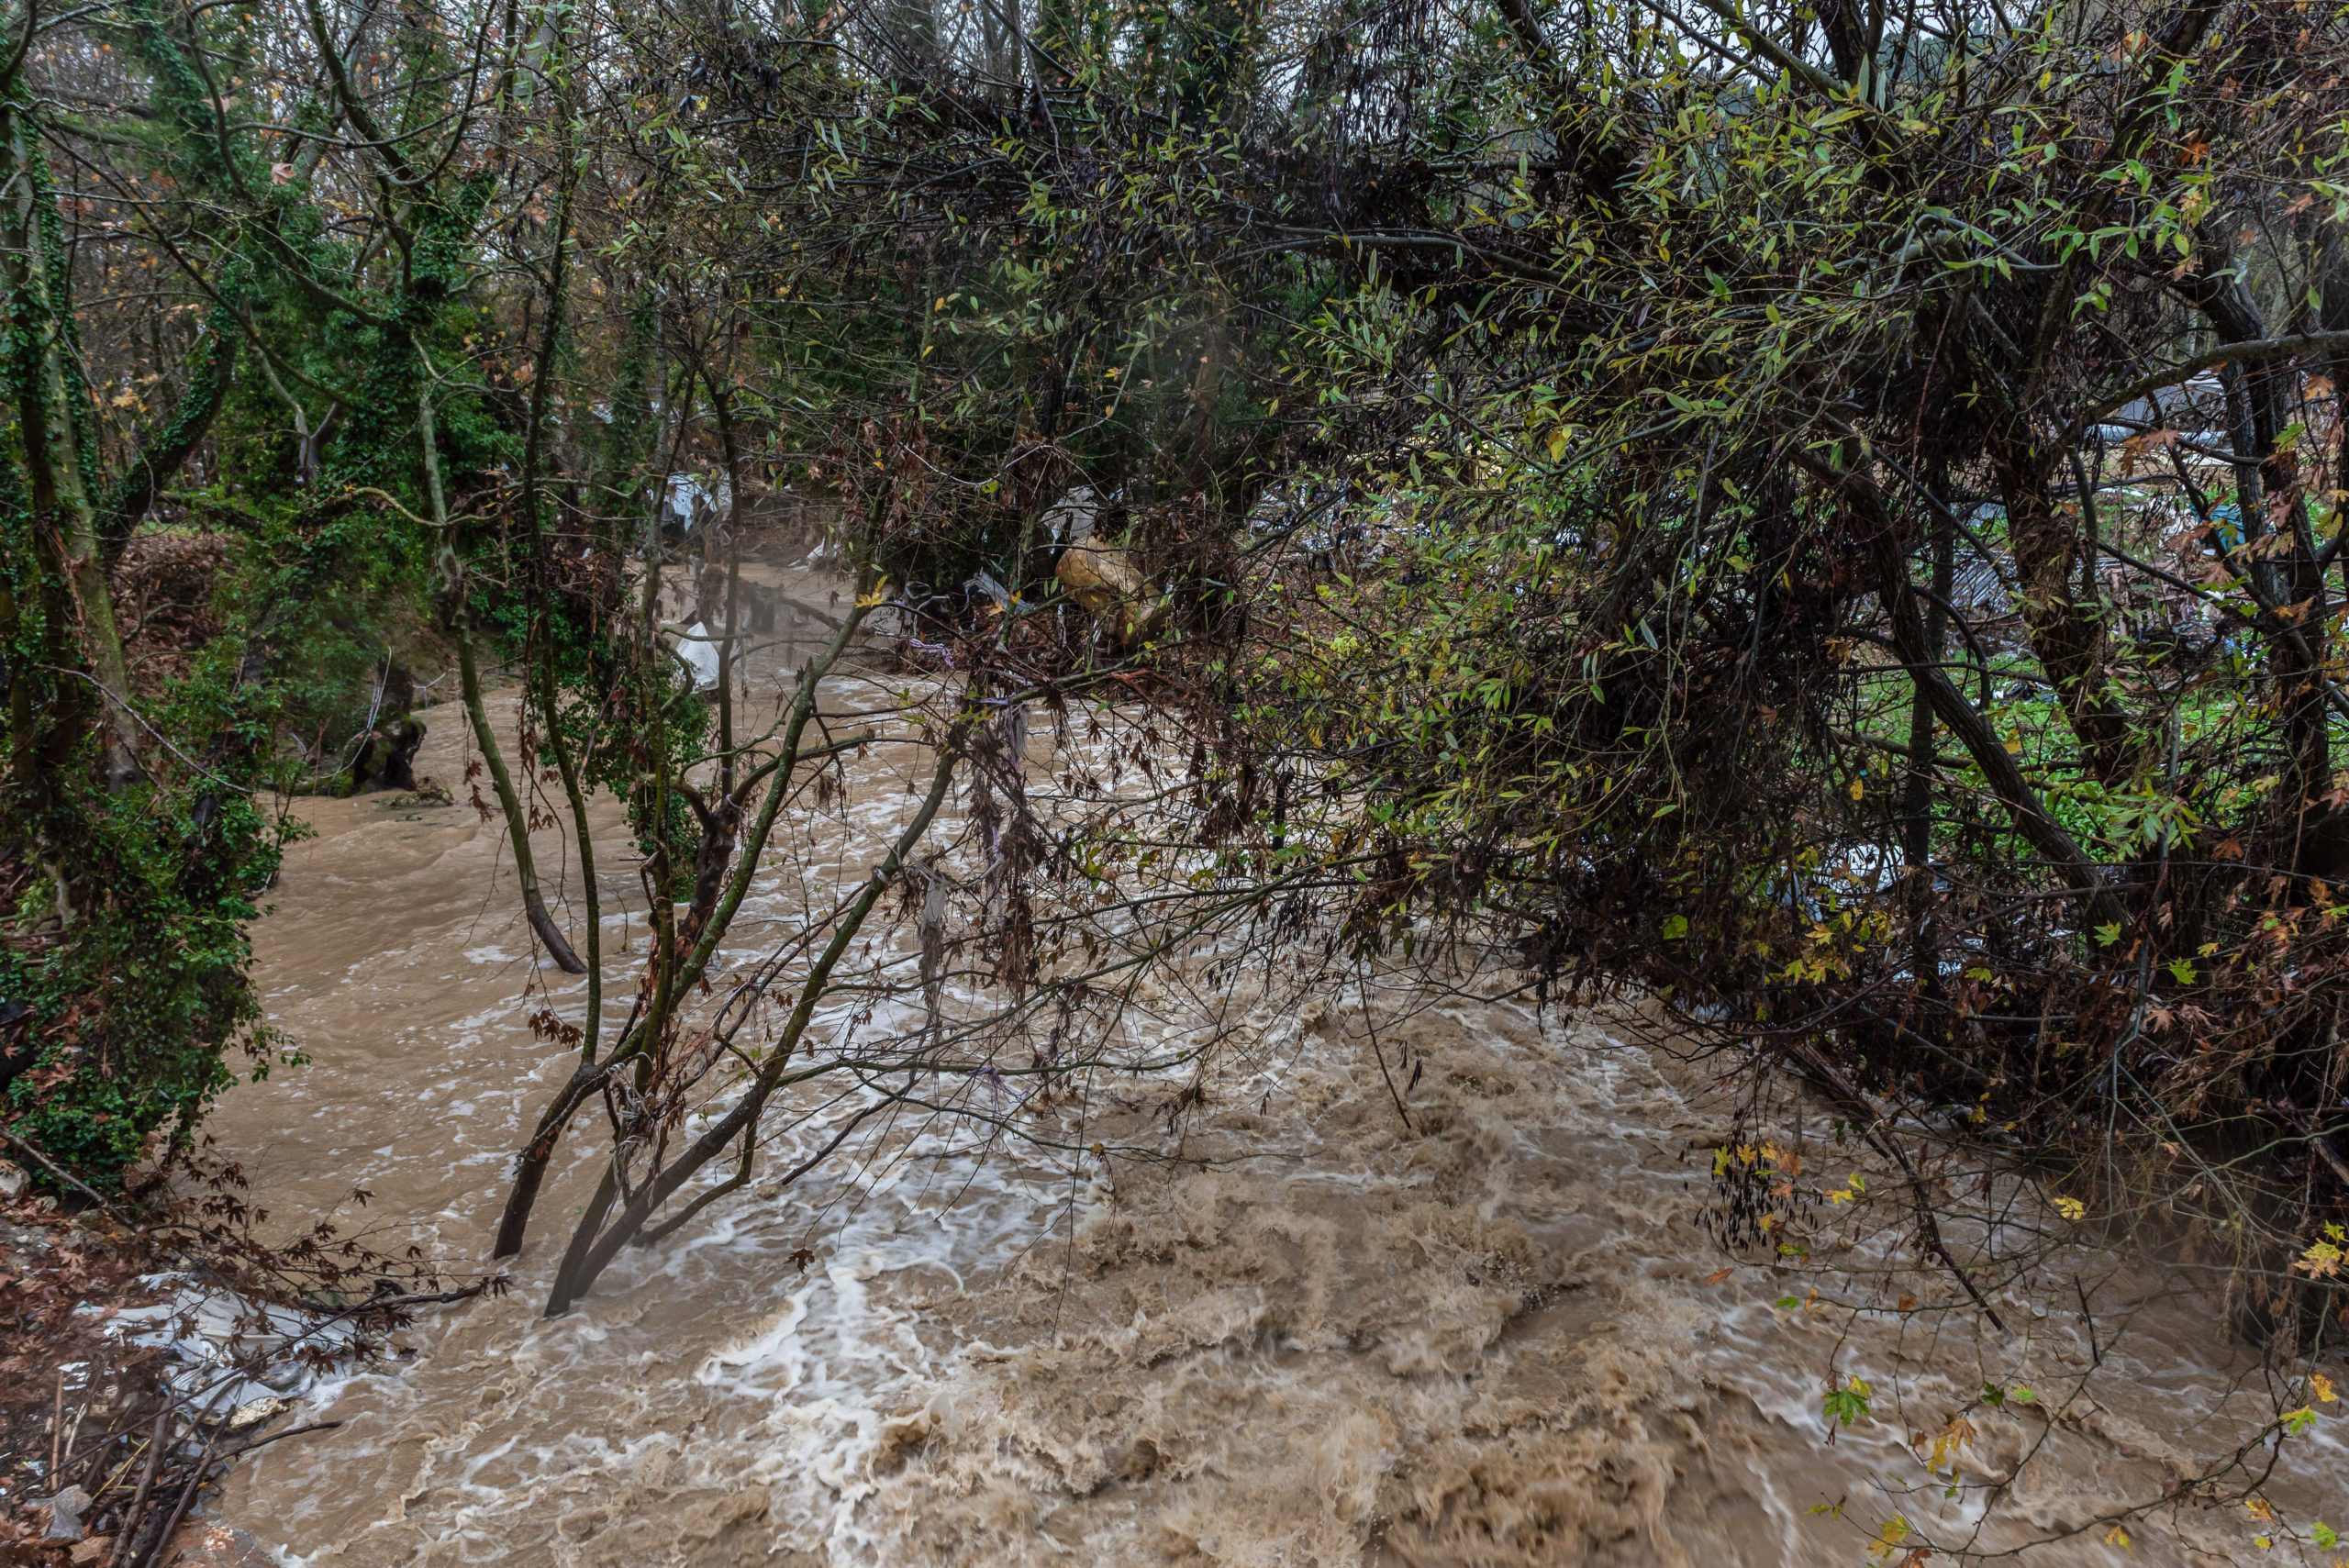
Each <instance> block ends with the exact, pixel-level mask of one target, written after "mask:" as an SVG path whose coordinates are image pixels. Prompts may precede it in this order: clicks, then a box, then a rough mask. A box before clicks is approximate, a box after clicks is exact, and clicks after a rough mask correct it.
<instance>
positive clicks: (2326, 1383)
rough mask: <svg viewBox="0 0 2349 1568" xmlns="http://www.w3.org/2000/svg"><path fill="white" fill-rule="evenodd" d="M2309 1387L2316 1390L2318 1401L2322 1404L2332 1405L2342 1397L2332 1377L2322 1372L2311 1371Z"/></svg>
mask: <svg viewBox="0 0 2349 1568" xmlns="http://www.w3.org/2000/svg"><path fill="white" fill-rule="evenodd" d="M2309 1387H2310V1388H2311V1389H2313V1390H2314V1391H2315V1393H2316V1402H2317V1403H2318V1404H2320V1405H2330V1404H2332V1402H2333V1401H2334V1400H2335V1399H2338V1398H2340V1397H2341V1395H2340V1392H2339V1391H2338V1390H2337V1389H2335V1388H2334V1387H2333V1385H2332V1379H2331V1378H2329V1377H2327V1376H2325V1375H2324V1373H2321V1372H2312V1373H2309Z"/></svg>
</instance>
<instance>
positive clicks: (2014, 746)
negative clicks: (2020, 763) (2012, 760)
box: [2007, 735, 2022, 757]
mask: <svg viewBox="0 0 2349 1568" xmlns="http://www.w3.org/2000/svg"><path fill="white" fill-rule="evenodd" d="M2007 755H2008V756H2009V757H2020V756H2021V755H2022V741H2021V740H2020V739H2019V738H2018V737H2015V736H2011V735H2009V737H2007Z"/></svg>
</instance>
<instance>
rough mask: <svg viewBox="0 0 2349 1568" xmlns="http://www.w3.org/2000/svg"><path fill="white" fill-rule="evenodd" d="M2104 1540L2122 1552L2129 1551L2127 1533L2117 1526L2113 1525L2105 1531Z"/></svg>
mask: <svg viewBox="0 0 2349 1568" xmlns="http://www.w3.org/2000/svg"><path fill="white" fill-rule="evenodd" d="M2104 1539H2105V1540H2109V1541H2110V1542H2111V1543H2112V1544H2113V1545H2115V1546H2117V1547H2119V1548H2121V1550H2122V1551H2127V1550H2128V1549H2129V1532H2128V1531H2127V1530H2125V1529H2121V1527H2120V1526H2119V1525H2114V1526H2113V1527H2112V1528H2111V1529H2109V1530H2107V1531H2105V1532H2104Z"/></svg>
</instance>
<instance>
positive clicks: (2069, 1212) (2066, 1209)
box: [2055, 1197, 2088, 1219]
mask: <svg viewBox="0 0 2349 1568" xmlns="http://www.w3.org/2000/svg"><path fill="white" fill-rule="evenodd" d="M2087 1211H2088V1206H2087V1205H2086V1204H2084V1203H2082V1202H2081V1201H2080V1200H2079V1199H2077V1198H2076V1197H2059V1198H2057V1199H2056V1200H2055V1212H2056V1213H2058V1214H2060V1215H2062V1216H2063V1217H2064V1218H2066V1219H2078V1218H2080V1217H2081V1216H2083V1215H2085V1214H2087Z"/></svg>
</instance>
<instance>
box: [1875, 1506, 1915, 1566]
mask: <svg viewBox="0 0 2349 1568" xmlns="http://www.w3.org/2000/svg"><path fill="white" fill-rule="evenodd" d="M1908 1539H1909V1521H1908V1520H1907V1519H1904V1518H1901V1517H1900V1516H1899V1515H1898V1514H1895V1515H1893V1516H1892V1517H1891V1518H1888V1519H1887V1520H1885V1521H1884V1528H1883V1529H1880V1530H1878V1531H1876V1541H1875V1543H1874V1544H1873V1545H1871V1546H1870V1547H1869V1548H1868V1556H1869V1557H1870V1558H1872V1559H1873V1560H1875V1561H1876V1562H1883V1561H1884V1560H1885V1559H1886V1558H1887V1557H1889V1556H1891V1555H1892V1554H1893V1553H1894V1552H1896V1551H1899V1550H1900V1543H1901V1542H1902V1541H1904V1540H1908Z"/></svg>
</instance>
